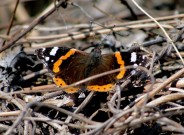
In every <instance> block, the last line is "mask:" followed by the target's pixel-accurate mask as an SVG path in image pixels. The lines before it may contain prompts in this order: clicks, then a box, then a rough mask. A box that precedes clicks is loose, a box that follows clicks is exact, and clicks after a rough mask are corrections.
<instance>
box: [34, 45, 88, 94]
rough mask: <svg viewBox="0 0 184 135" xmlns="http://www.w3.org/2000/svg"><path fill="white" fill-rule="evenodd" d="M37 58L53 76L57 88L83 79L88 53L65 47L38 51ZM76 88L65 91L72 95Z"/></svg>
mask: <svg viewBox="0 0 184 135" xmlns="http://www.w3.org/2000/svg"><path fill="white" fill-rule="evenodd" d="M36 52H37V55H38V58H39V59H41V60H42V61H43V63H44V64H45V65H46V67H47V68H48V69H49V70H51V71H52V73H53V74H54V78H53V80H54V82H55V83H56V85H57V86H60V87H64V86H67V85H69V84H72V83H74V82H77V81H79V80H82V79H84V72H85V68H86V66H85V65H86V61H87V59H88V57H89V55H88V53H85V52H82V51H79V50H76V49H70V48H66V47H54V48H44V49H38V50H37V51H36ZM78 90H79V88H78V87H76V88H74V87H70V88H67V89H65V91H66V92H68V93H74V92H77V91H78Z"/></svg>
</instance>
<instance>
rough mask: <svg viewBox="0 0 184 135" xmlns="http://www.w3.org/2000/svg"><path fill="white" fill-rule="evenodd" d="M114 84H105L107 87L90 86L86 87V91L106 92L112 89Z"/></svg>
mask: <svg viewBox="0 0 184 135" xmlns="http://www.w3.org/2000/svg"><path fill="white" fill-rule="evenodd" d="M114 86H115V85H114V84H107V85H102V86H99V85H92V86H87V89H88V90H91V91H98V92H108V91H110V90H112V89H113V88H114Z"/></svg>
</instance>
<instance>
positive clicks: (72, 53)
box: [53, 49, 76, 73]
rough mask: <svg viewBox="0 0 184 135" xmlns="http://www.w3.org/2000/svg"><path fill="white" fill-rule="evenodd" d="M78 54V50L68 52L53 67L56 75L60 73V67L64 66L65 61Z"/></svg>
mask: <svg viewBox="0 0 184 135" xmlns="http://www.w3.org/2000/svg"><path fill="white" fill-rule="evenodd" d="M75 52H76V49H70V51H69V52H67V53H66V54H65V55H64V56H61V57H60V58H59V59H58V60H57V61H56V62H55V63H54V66H53V72H54V73H58V72H59V71H60V68H59V66H60V65H61V64H62V62H63V60H66V59H67V58H68V57H70V56H71V55H74V53H75Z"/></svg>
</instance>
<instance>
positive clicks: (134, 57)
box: [131, 52, 137, 62]
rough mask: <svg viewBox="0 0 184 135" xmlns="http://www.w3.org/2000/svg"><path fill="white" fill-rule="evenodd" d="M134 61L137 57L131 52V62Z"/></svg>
mask: <svg viewBox="0 0 184 135" xmlns="http://www.w3.org/2000/svg"><path fill="white" fill-rule="evenodd" d="M136 60H137V55H136V53H135V52H132V53H131V62H136Z"/></svg>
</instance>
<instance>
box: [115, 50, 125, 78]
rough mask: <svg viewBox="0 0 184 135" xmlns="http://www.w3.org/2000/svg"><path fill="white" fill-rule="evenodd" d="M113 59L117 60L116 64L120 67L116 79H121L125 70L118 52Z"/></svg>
mask: <svg viewBox="0 0 184 135" xmlns="http://www.w3.org/2000/svg"><path fill="white" fill-rule="evenodd" d="M115 57H116V59H117V62H118V64H119V65H120V69H121V71H120V72H119V74H118V75H117V76H116V78H117V79H122V78H123V77H124V75H125V72H126V69H125V62H124V61H123V59H122V57H121V54H120V52H116V53H115Z"/></svg>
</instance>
